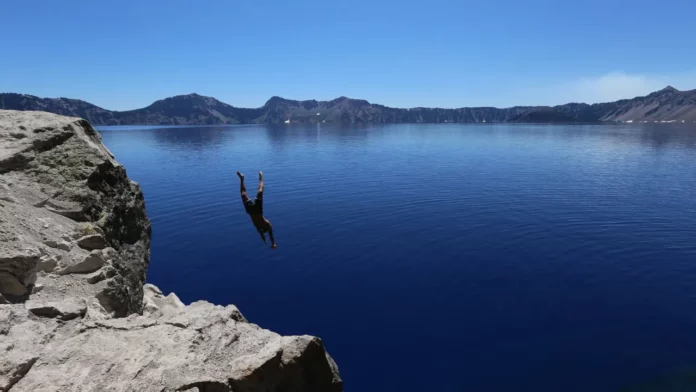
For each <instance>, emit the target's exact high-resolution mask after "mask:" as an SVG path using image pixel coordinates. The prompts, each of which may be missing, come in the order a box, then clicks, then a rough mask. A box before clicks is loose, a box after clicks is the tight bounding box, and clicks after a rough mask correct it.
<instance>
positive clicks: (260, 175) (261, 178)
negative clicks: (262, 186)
mask: <svg viewBox="0 0 696 392" xmlns="http://www.w3.org/2000/svg"><path fill="white" fill-rule="evenodd" d="M259 180H263V172H262V171H259Z"/></svg>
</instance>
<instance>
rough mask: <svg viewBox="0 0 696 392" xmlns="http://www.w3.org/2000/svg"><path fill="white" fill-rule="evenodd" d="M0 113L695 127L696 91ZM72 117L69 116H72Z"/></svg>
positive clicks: (45, 106) (108, 121) (201, 120)
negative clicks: (536, 100)
mask: <svg viewBox="0 0 696 392" xmlns="http://www.w3.org/2000/svg"><path fill="white" fill-rule="evenodd" d="M0 108H7V109H17V110H45V111H49V112H53V113H59V114H66V112H67V113H83V114H84V115H82V117H84V118H89V119H90V121H92V123H94V124H100V125H101V124H104V125H116V124H123V125H127V124H160V125H170V124H190V125H194V124H199V125H205V124H252V123H265V124H281V123H285V122H287V121H289V122H293V123H311V122H314V123H316V122H326V123H502V122H522V123H532V122H534V123H577V122H601V121H633V122H639V121H650V122H652V121H674V122H681V121H685V122H692V121H696V90H691V91H679V90H677V89H675V88H673V87H669V86H668V87H666V88H664V89H662V90H660V91H656V92H654V93H652V94H649V95H647V96H645V97H636V98H633V99H623V100H620V101H616V102H607V103H597V104H592V105H588V104H584V103H568V104H565V105H558V106H514V107H511V108H504V109H499V108H493V107H473V108H457V109H443V108H424V107H418V108H412V109H398V108H390V107H387V106H383V105H378V104H374V103H369V102H367V101H365V100H363V99H350V98H346V97H340V98H337V99H333V100H331V101H316V100H307V101H295V100H291V99H284V98H281V97H272V98H271V99H269V100H268V101H267V102H266V104H265V105H263V106H262V107H260V108H254V109H244V108H237V107H234V106H231V105H228V104H226V103H224V102H220V101H218V100H217V99H215V98H211V97H204V96H201V95H198V94H187V95H177V96H175V97H170V98H166V99H162V100H159V101H156V102H154V103H153V104H152V105H150V106H148V107H145V108H142V109H136V110H130V111H127V112H115V111H108V110H105V109H102V108H99V107H97V106H94V105H91V104H88V103H87V102H84V101H79V100H70V99H66V98H39V97H35V96H32V95H20V94H0ZM73 115H74V114H73Z"/></svg>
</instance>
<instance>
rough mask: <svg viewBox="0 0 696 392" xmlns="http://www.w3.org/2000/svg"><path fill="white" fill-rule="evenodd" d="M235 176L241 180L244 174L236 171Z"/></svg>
mask: <svg viewBox="0 0 696 392" xmlns="http://www.w3.org/2000/svg"><path fill="white" fill-rule="evenodd" d="M237 177H239V179H241V180H243V179H244V174H242V173H240V172H239V171H237Z"/></svg>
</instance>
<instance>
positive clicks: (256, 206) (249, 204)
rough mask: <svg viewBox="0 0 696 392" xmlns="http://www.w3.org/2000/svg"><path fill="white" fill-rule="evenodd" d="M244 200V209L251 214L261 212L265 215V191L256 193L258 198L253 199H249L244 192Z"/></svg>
mask: <svg viewBox="0 0 696 392" xmlns="http://www.w3.org/2000/svg"><path fill="white" fill-rule="evenodd" d="M242 202H243V203H244V210H246V213H247V214H249V215H255V214H261V215H263V192H259V193H257V194H256V199H254V200H253V201H252V200H251V199H249V196H247V195H246V193H242Z"/></svg>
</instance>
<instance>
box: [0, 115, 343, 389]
mask: <svg viewBox="0 0 696 392" xmlns="http://www.w3.org/2000/svg"><path fill="white" fill-rule="evenodd" d="M149 245H150V221H149V220H148V218H147V214H146V211H145V201H144V198H143V194H142V192H141V190H140V187H139V186H138V185H137V184H136V183H134V182H132V181H130V180H129V179H128V177H127V175H126V171H125V169H124V168H123V167H122V166H121V165H120V164H119V163H118V162H117V161H116V160H115V159H114V157H113V155H112V154H111V153H110V152H109V151H108V150H107V149H106V147H105V146H104V145H103V144H102V143H101V139H100V136H99V134H98V133H97V132H95V131H94V129H93V128H92V127H91V125H90V124H89V123H88V122H87V121H85V120H82V119H80V118H75V117H64V116H59V115H55V114H50V113H45V112H32V111H26V112H20V111H5V110H0V353H2V354H1V355H0V391H9V390H12V391H184V390H185V391H341V390H342V381H341V379H340V376H339V374H338V370H337V367H336V365H335V363H334V362H333V360H332V359H331V357H330V356H329V355H328V354H327V353H326V351H325V350H324V347H323V344H322V341H321V340H320V339H318V338H316V337H312V336H290V337H283V336H280V335H278V334H276V333H273V332H271V331H268V330H265V329H262V328H260V327H259V326H257V325H255V324H252V323H250V322H248V321H247V320H246V319H245V318H244V316H243V315H242V314H241V313H240V312H239V310H238V309H237V308H236V307H235V306H233V305H228V306H224V307H223V306H219V305H213V304H210V303H207V302H203V301H199V302H194V303H192V304H189V305H185V304H183V303H182V302H181V301H180V300H179V299H178V298H177V297H176V295H175V294H169V295H167V296H165V295H163V293H162V292H161V291H160V290H159V289H158V288H157V287H155V286H152V285H148V284H145V277H146V273H147V267H148V263H149V252H150V251H149Z"/></svg>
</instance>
